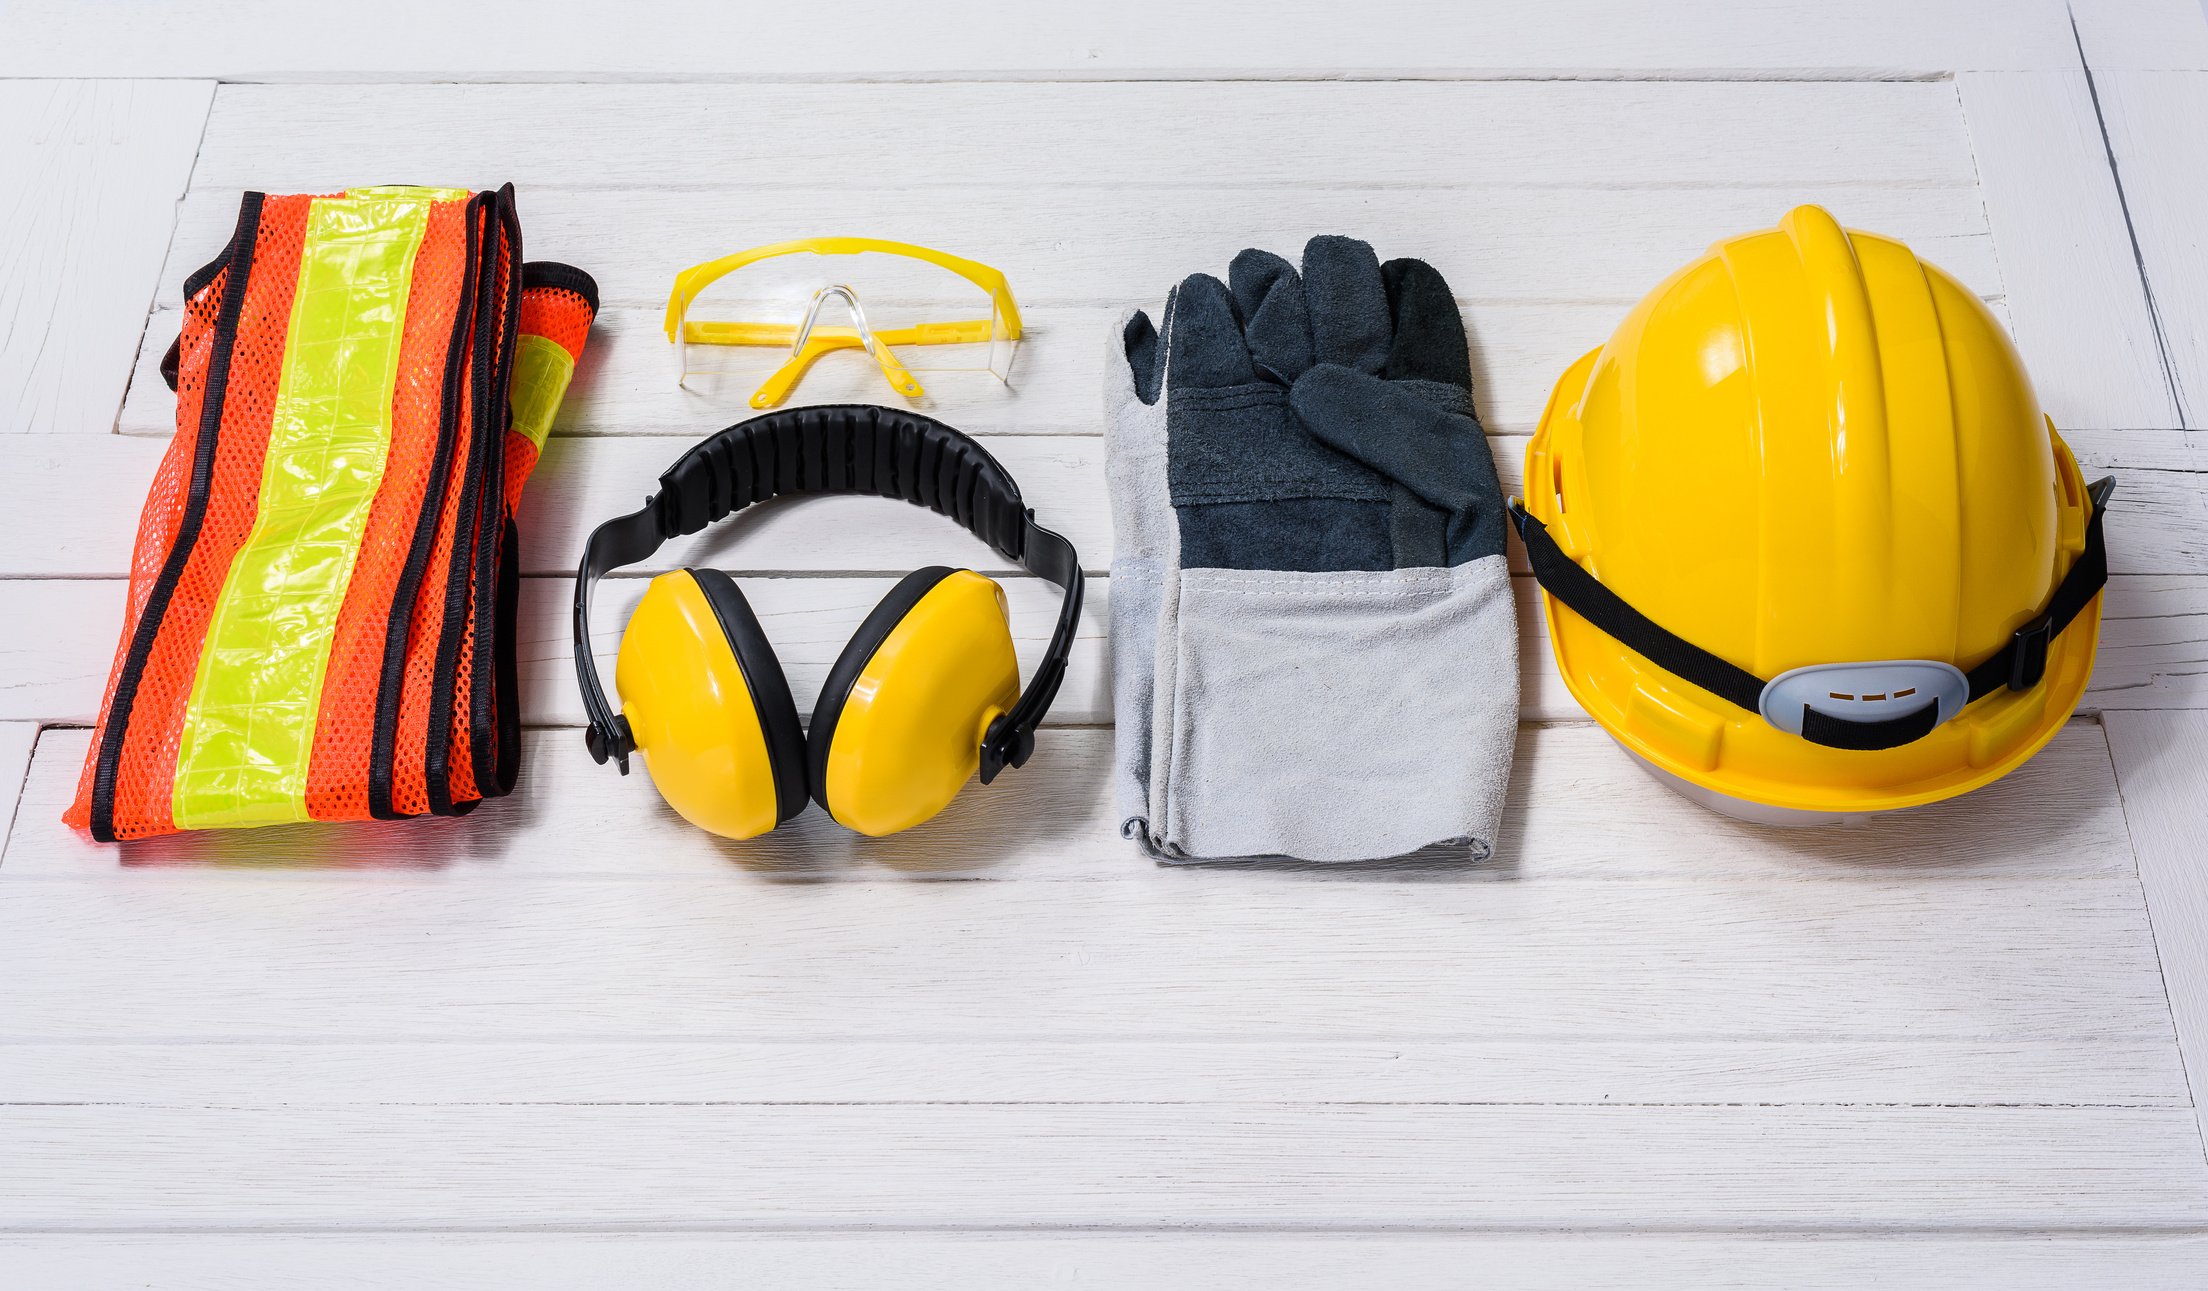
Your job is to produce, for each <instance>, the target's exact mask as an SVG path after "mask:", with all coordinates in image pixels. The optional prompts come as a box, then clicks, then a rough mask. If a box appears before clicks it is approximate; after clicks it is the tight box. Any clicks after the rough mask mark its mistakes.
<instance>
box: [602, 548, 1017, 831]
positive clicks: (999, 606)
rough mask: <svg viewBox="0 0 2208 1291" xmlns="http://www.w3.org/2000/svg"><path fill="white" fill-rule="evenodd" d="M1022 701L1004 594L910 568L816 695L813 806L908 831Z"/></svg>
mask: <svg viewBox="0 0 2208 1291" xmlns="http://www.w3.org/2000/svg"><path fill="white" fill-rule="evenodd" d="M623 693H624V694H625V693H627V692H626V691H624V692H623ZM1019 696H1020V668H1019V661H1018V659H1017V658H1016V657H1015V655H1014V653H1013V649H1012V621H1011V614H1010V611H1009V610H1008V609H1007V608H1006V605H1005V600H1004V589H1003V588H1001V587H998V586H997V584H996V583H995V582H994V581H992V580H990V579H987V578H984V577H982V576H981V575H979V574H976V573H974V572H973V571H972V570H968V569H958V570H954V569H949V568H946V567H944V566H941V565H934V566H930V567H929V568H926V569H917V570H914V571H913V572H912V573H910V574H907V575H905V577H904V578H903V579H902V580H900V581H899V582H898V584H897V586H895V587H893V588H891V589H890V592H889V594H888V595H887V596H885V597H883V598H882V602H881V604H879V605H877V606H875V607H874V612H873V613H871V614H869V615H867V616H866V622H864V623H862V624H860V625H859V630H858V632H857V633H856V634H855V635H853V636H852V638H851V642H850V644H848V645H846V646H845V647H844V648H843V654H842V655H841V656H839V657H838V658H837V660H836V664H835V667H834V668H832V669H830V670H829V673H828V680H827V683H826V684H825V685H823V686H822V687H821V691H820V702H819V704H818V705H816V706H815V707H814V709H813V725H812V731H811V733H810V735H809V736H808V738H807V744H808V749H809V771H810V776H811V789H812V795H813V799H814V801H816V802H818V803H819V804H820V805H821V806H822V807H823V808H824V809H826V811H827V812H828V814H829V815H831V816H833V817H835V818H836V820H837V821H839V822H840V823H842V824H843V825H845V826H847V827H849V828H851V829H855V830H857V831H859V832H860V833H862V834H871V835H876V836H879V835H882V834H893V833H896V832H897V831H898V830H901V829H910V828H911V827H913V826H914V825H917V824H919V823H920V822H922V821H924V820H926V819H928V818H929V817H931V816H933V815H935V814H936V813H937V812H939V811H941V810H943V808H945V807H947V806H949V805H950V802H951V799H953V798H955V797H957V796H958V791H959V790H960V789H961V788H962V787H964V785H965V784H966V781H967V780H968V779H970V778H971V777H972V776H973V774H974V772H975V771H976V770H977V769H978V767H979V766H980V758H981V742H982V737H983V736H984V735H985V734H986V733H987V732H988V729H989V724H990V723H991V722H993V721H995V720H996V719H997V718H998V717H1000V716H1002V715H1003V714H1005V713H1007V712H1010V711H1011V709H1012V706H1013V705H1014V704H1015V703H1017V702H1018V701H1019Z"/></svg>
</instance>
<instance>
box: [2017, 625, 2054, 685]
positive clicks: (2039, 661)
mask: <svg viewBox="0 0 2208 1291" xmlns="http://www.w3.org/2000/svg"><path fill="white" fill-rule="evenodd" d="M2054 639H2055V616H2054V615H2053V614H2051V613H2050V614H2042V615H2040V616H2039V617H2038V618H2036V619H2033V620H2032V621H2031V622H2029V623H2027V624H2025V625H2024V626H2023V627H2020V628H2018V629H2017V630H2016V633H2015V634H2014V635H2013V636H2011V637H2010V638H2009V649H2010V650H2012V651H2014V654H2012V655H2011V656H2010V658H2009V689H2010V690H2030V689H2031V688H2032V687H2034V686H2037V685H2038V684H2039V682H2040V679H2041V678H2042V677H2045V676H2046V675H2047V647H2048V645H2049V644H2050V643H2051V642H2053V640H2054Z"/></svg>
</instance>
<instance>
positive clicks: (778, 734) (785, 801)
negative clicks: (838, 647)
mask: <svg viewBox="0 0 2208 1291" xmlns="http://www.w3.org/2000/svg"><path fill="white" fill-rule="evenodd" d="M684 572H686V573H688V574H689V575H690V577H692V578H694V579H696V580H697V583H698V590H700V591H702V592H704V593H705V601H706V604H708V605H710V606H712V607H713V617H714V619H715V620H716V621H718V622H719V623H720V625H721V632H722V633H723V635H725V636H727V638H728V647H729V650H730V651H731V652H732V653H734V654H735V656H736V663H737V666H738V667H740V668H742V669H743V671H744V684H745V685H746V686H748V687H750V689H751V705H752V707H753V708H754V709H756V710H757V711H758V713H759V726H760V730H761V732H762V733H763V734H764V735H765V736H766V741H767V762H768V764H769V765H770V766H772V767H773V769H774V803H775V823H776V824H780V823H782V822H783V821H786V820H788V819H789V818H790V817H792V816H795V815H796V814H797V813H799V812H801V811H803V810H805V770H806V763H805V731H804V729H803V728H802V727H800V726H799V725H798V722H797V702H796V701H795V700H793V699H791V698H790V683H789V679H788V678H787V677H785V676H783V674H782V661H781V659H779V658H777V657H776V656H775V653H774V645H773V643H772V642H770V641H768V640H767V633H766V630H765V629H764V628H762V627H760V626H759V616H758V615H756V614H754V613H752V610H751V602H750V601H748V600H746V599H744V592H743V589H742V588H740V587H738V586H736V580H735V579H733V578H730V577H729V576H728V575H727V574H725V573H723V572H721V571H720V570H718V569H690V570H686V571H684Z"/></svg>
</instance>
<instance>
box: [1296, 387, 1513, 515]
mask: <svg viewBox="0 0 2208 1291" xmlns="http://www.w3.org/2000/svg"><path fill="white" fill-rule="evenodd" d="M1429 389H1430V387H1429ZM1288 405H1289V407H1291V408H1293V409H1294V410H1295V413H1296V418H1297V420H1299V421H1301V422H1302V423H1303V425H1304V427H1305V429H1307V430H1309V431H1310V432H1311V435H1312V437H1313V438H1315V439H1317V440H1318V441H1319V442H1320V443H1323V444H1325V445H1327V446H1328V447H1330V448H1333V449H1335V450H1336V451H1338V452H1340V453H1343V454H1345V455H1346V456H1349V457H1352V458H1354V459H1356V460H1357V461H1359V462H1362V463H1364V464H1365V465H1366V466H1368V467H1370V468H1371V469H1373V470H1374V471H1377V472H1379V473H1380V474H1381V475H1384V476H1386V477H1388V478H1389V479H1390V480H1393V481H1394V482H1396V483H1397V484H1400V485H1402V486H1403V487H1405V488H1407V489H1409V490H1410V491H1411V492H1413V493H1415V494H1417V495H1418V497H1419V498H1420V499H1421V500H1423V501H1425V502H1427V503H1429V504H1431V505H1433V506H1437V507H1440V508H1442V509H1443V510H1445V511H1448V512H1450V513H1451V514H1452V515H1464V514H1470V513H1473V512H1475V511H1477V510H1479V509H1480V508H1481V505H1482V503H1483V502H1485V503H1489V504H1490V505H1489V509H1490V510H1493V509H1499V502H1500V498H1501V490H1500V487H1499V485H1498V484H1497V483H1496V479H1495V459H1494V458H1493V457H1492V456H1491V455H1490V454H1489V453H1488V449H1487V438H1486V436H1485V435H1483V434H1482V433H1481V432H1480V423H1479V422H1477V421H1475V420H1473V418H1472V416H1471V413H1470V409H1469V400H1467V401H1465V406H1451V403H1450V401H1444V400H1436V399H1434V398H1431V397H1429V396H1428V395H1426V394H1424V393H1422V392H1421V391H1420V390H1419V389H1418V388H1417V387H1415V386H1409V385H1404V384H1400V383H1396V382H1391V381H1384V380H1382V379H1381V378H1379V377H1376V376H1373V375H1372V374H1370V373H1367V372H1355V371H1351V370H1350V369H1348V368H1343V367H1336V366H1332V365H1323V364H1322V365H1321V366H1319V367H1315V368H1313V369H1311V370H1310V371H1309V372H1306V373H1305V374H1304V375H1303V379H1302V380H1300V381H1298V382H1296V385H1295V388H1294V389H1293V390H1291V391H1289V393H1288Z"/></svg>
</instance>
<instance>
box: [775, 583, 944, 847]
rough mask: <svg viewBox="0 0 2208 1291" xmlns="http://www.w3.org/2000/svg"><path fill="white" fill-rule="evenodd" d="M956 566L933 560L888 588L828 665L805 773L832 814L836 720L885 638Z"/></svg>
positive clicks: (819, 800)
mask: <svg viewBox="0 0 2208 1291" xmlns="http://www.w3.org/2000/svg"><path fill="white" fill-rule="evenodd" d="M955 572H956V571H954V570H953V569H952V568H951V567H950V566H948V565H929V566H928V567H926V568H925V569H916V570H913V571H912V572H911V573H909V574H907V575H905V576H904V577H903V578H901V579H899V580H897V585H896V586H895V587H892V588H890V589H889V594H888V595H887V596H884V597H883V598H882V601H881V604H879V605H876V606H875V607H874V611H873V613H871V614H868V615H867V616H866V621H865V622H864V623H861V624H859V630H858V631H857V632H854V633H852V634H851V640H850V641H849V642H848V643H846V644H845V645H844V647H843V653H842V654H840V655H837V656H836V666H835V667H833V668H830V669H829V670H828V680H827V681H826V682H825V683H824V684H822V686H821V688H820V699H819V701H818V702H817V703H815V704H814V705H813V726H812V733H811V736H810V738H809V739H808V740H807V745H808V748H807V766H806V773H807V781H808V783H809V784H810V786H811V788H812V793H813V801H814V802H817V803H819V804H820V805H821V808H822V809H823V810H825V811H827V812H829V813H830V814H831V815H832V814H834V811H835V808H833V807H831V806H829V804H828V750H829V748H830V746H831V745H833V744H834V742H835V738H836V722H837V720H838V719H839V718H841V717H842V716H843V705H844V701H845V700H847V699H849V698H850V697H851V687H852V686H853V685H855V684H857V682H858V680H859V674H860V673H862V672H864V671H865V670H866V665H867V663H868V662H869V661H871V660H872V659H873V658H874V652H875V651H876V650H879V649H881V648H882V642H884V641H887V640H888V639H889V634H890V633H892V632H894V631H896V630H897V625H898V624H899V623H902V622H904V621H905V616H906V615H907V614H910V613H912V607H913V606H915V605H918V604H919V603H920V598H921V597H923V596H926V595H927V594H928V593H929V592H931V591H933V590H935V585H936V584H937V583H940V582H942V581H943V580H944V579H946V578H949V577H950V576H951V575H952V574H953V573H955Z"/></svg>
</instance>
